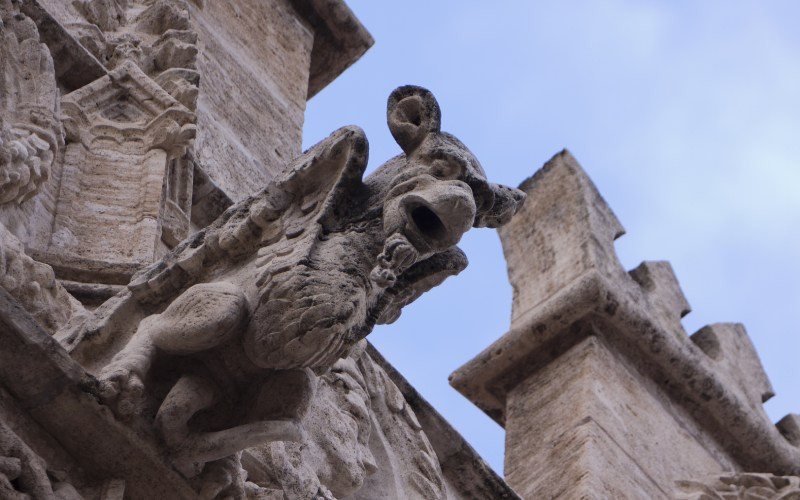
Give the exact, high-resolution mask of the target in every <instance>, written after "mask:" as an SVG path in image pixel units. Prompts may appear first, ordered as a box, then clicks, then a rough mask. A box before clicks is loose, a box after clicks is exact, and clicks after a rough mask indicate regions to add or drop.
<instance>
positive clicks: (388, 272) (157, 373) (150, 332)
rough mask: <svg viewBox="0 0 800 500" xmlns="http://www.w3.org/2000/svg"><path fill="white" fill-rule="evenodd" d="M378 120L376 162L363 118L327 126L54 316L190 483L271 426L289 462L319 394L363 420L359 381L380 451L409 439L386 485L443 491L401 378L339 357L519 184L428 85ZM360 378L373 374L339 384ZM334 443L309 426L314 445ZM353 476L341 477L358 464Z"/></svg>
mask: <svg viewBox="0 0 800 500" xmlns="http://www.w3.org/2000/svg"><path fill="white" fill-rule="evenodd" d="M388 122H389V128H390V130H391V132H392V134H393V135H394V137H395V139H396V140H397V142H398V143H399V144H400V146H401V147H402V148H403V151H404V154H402V155H400V156H398V157H396V158H394V159H392V160H390V161H389V162H387V163H386V164H385V165H383V166H382V167H380V168H379V169H378V170H377V171H376V172H375V173H374V174H372V175H371V176H369V177H367V178H366V179H362V174H363V172H364V169H365V167H366V160H367V142H366V138H365V137H364V135H363V132H362V131H361V130H360V129H358V128H356V127H346V128H343V129H340V130H338V131H336V132H334V133H333V134H332V135H331V136H330V137H329V138H328V139H326V140H324V141H322V142H321V143H319V144H317V145H316V146H314V147H313V148H311V149H310V150H309V151H307V152H306V153H305V154H304V155H302V156H301V157H300V158H298V159H297V160H296V161H295V162H294V163H293V164H292V165H290V167H289V168H288V169H287V170H286V171H285V174H284V175H283V176H282V177H280V178H279V179H277V180H276V181H275V182H274V183H272V184H270V185H269V186H267V187H266V188H265V189H263V190H262V191H261V192H259V193H258V194H257V195H255V196H253V197H251V198H249V199H247V200H245V201H243V202H241V203H239V204H237V205H234V206H233V207H231V208H230V209H228V210H227V211H226V212H225V213H224V214H223V215H222V216H221V217H220V218H219V219H218V220H217V221H216V222H214V223H213V224H212V225H211V226H209V227H208V228H206V229H204V230H202V231H200V232H198V233H196V234H195V235H193V236H192V237H190V238H189V239H188V240H186V241H184V242H183V243H181V244H180V245H178V246H177V247H176V248H175V250H174V251H173V252H172V253H170V254H169V255H168V256H167V257H165V258H164V259H162V260H161V261H160V262H158V263H157V264H155V265H153V266H151V267H150V268H148V269H146V270H145V271H143V272H141V273H139V274H137V276H135V277H134V279H133V280H132V282H131V283H130V284H129V285H128V287H127V289H126V290H125V291H123V292H121V293H120V294H119V295H117V296H116V297H115V298H113V299H111V300H110V301H108V302H107V303H106V304H104V305H103V306H101V307H100V308H99V309H98V310H97V311H95V317H94V318H92V319H90V320H88V321H87V322H85V323H84V324H83V325H82V326H80V327H79V328H75V329H72V330H65V331H63V332H61V333H60V335H59V338H60V339H61V340H62V342H63V344H64V345H65V346H66V347H67V349H68V350H70V351H71V352H72V354H73V356H74V357H75V358H76V359H78V360H79V361H81V362H82V363H83V364H84V365H85V366H86V367H87V368H88V369H89V370H90V371H93V372H94V373H96V374H97V375H98V377H99V378H100V379H101V383H102V387H103V390H102V397H103V399H104V401H105V402H106V404H108V405H109V406H110V407H111V408H112V409H113V410H114V412H115V413H116V414H117V415H118V417H119V418H122V419H126V420H128V421H129V422H130V424H131V425H132V426H135V427H139V428H143V429H150V428H153V427H155V430H156V433H157V434H158V435H159V436H160V438H161V439H162V440H163V442H164V444H165V446H166V447H167V450H168V453H169V456H170V457H171V461H172V463H173V465H174V467H176V469H178V470H179V471H180V472H181V473H182V474H183V475H184V476H185V477H187V478H191V480H192V481H195V482H196V487H197V488H198V490H199V491H204V489H209V490H213V491H220V492H224V491H225V489H226V488H228V487H230V486H231V484H233V483H236V482H237V481H238V479H236V478H237V477H239V475H237V474H238V473H237V472H235V471H236V470H238V469H237V468H238V462H239V455H240V452H241V451H242V450H244V449H246V448H251V447H253V446H256V445H259V444H263V443H270V442H283V443H284V445H283V446H284V450H285V451H284V452H282V453H284V454H283V456H284V458H285V457H289V458H287V460H289V461H290V462H291V457H292V456H293V453H295V452H292V451H291V448H292V446H293V445H291V444H289V443H296V442H301V441H303V440H304V439H305V437H307V436H308V434H312V435H313V432H312V431H311V430H310V428H312V429H313V425H315V424H314V423H313V422H314V418H319V415H318V412H322V413H323V414H324V413H325V410H324V409H316V410H314V408H315V405H320V404H322V405H323V406H324V404H328V403H331V402H333V403H336V404H339V405H341V404H348V405H351V408H350V409H349V410H345V413H351V414H354V418H355V420H356V422H355V427H356V428H360V427H359V426H360V425H362V424H365V422H364V421H362V420H360V417H359V416H358V415H357V414H359V413H363V411H362V412H359V410H358V409H357V408H360V407H361V406H365V405H366V403H365V401H366V400H367V399H369V400H370V401H372V403H371V408H372V412H371V415H372V416H371V417H370V421H371V422H372V427H373V430H374V429H375V428H378V429H380V431H376V432H375V433H374V435H375V436H377V437H376V438H375V439H378V440H379V441H382V442H383V443H384V446H383V452H382V453H383V462H382V463H386V464H392V463H393V464H395V465H396V464H399V463H401V462H403V460H405V459H400V458H397V457H393V453H394V454H398V453H399V454H400V455H405V454H403V453H400V452H398V449H397V448H396V446H408V447H410V448H412V449H413V453H412V455H413V457H412V458H410V459H408V460H410V462H411V463H413V464H414V467H410V468H407V469H409V470H411V469H414V470H416V472H415V473H413V474H410V475H405V476H402V477H399V478H397V480H396V482H397V484H400V485H403V486H401V487H400V488H399V490H400V491H405V489H408V491H412V490H413V491H418V492H419V497H420V498H437V497H440V496H442V481H441V473H440V472H437V471H438V465H437V463H436V460H435V457H434V455H433V452H432V450H431V449H430V445H429V444H427V441H426V440H425V438H424V435H422V433H421V431H420V428H419V425H418V424H415V423H414V417H413V413H411V412H410V409H408V407H407V406H406V405H404V404H403V401H402V396H401V395H400V393H399V392H398V391H397V390H396V388H395V390H394V391H392V390H391V386H389V385H387V383H390V382H388V379H386V378H385V376H384V377H381V376H380V374H379V373H378V372H377V371H376V370H375V369H374V368H370V367H369V363H368V362H367V361H364V360H363V359H362V360H361V361H359V362H358V363H360V365H359V367H358V373H356V369H355V368H354V366H353V364H352V363H350V362H348V361H340V360H342V359H346V358H348V356H350V357H352V358H353V359H355V355H356V354H357V351H358V348H357V347H355V346H358V345H360V344H359V343H360V341H361V340H362V339H363V338H364V337H365V336H366V335H367V334H369V332H370V331H371V330H372V328H373V327H374V325H375V324H378V323H388V322H391V321H394V320H395V319H396V318H397V316H398V315H399V313H400V310H401V308H402V307H403V306H404V305H406V304H408V303H410V302H411V301H413V300H415V299H416V298H417V297H419V296H420V295H421V294H422V293H424V292H425V291H427V290H429V289H430V288H432V287H433V286H436V285H438V284H439V283H441V281H442V280H444V279H445V278H447V277H448V276H451V275H454V274H457V273H458V272H459V271H461V270H462V269H463V268H464V266H466V259H465V257H464V255H463V253H462V252H461V251H460V250H459V249H458V248H457V247H455V245H456V243H458V241H459V239H460V238H461V236H462V235H463V233H464V232H466V231H467V230H468V229H469V228H470V227H472V226H479V227H480V226H491V227H496V226H497V225H499V224H502V223H504V222H505V221H507V220H508V219H509V218H510V217H511V215H513V214H514V212H515V211H516V210H517V208H518V206H519V205H520V204H521V202H522V200H523V199H524V195H523V194H522V193H521V192H519V191H516V190H513V189H509V188H505V187H503V186H498V185H496V184H492V183H490V182H488V181H487V179H486V176H485V174H484V172H483V169H482V168H481V166H480V164H479V163H478V161H477V159H476V158H475V157H474V156H473V155H472V153H470V152H469V150H468V149H467V148H466V147H465V146H464V145H463V144H462V143H461V142H460V141H458V140H457V139H456V138H455V137H453V136H452V135H450V134H447V133H444V132H441V130H440V110H439V107H438V104H437V103H436V100H435V99H434V97H433V96H432V94H431V93H430V92H428V91H427V90H425V89H422V88H419V87H412V86H409V87H401V88H399V89H397V90H395V91H394V92H393V93H392V95H391V96H390V98H389V106H388ZM354 349H356V351H354ZM337 363H338V365H337ZM337 366H338V368H337ZM320 377H322V379H321V380H320ZM360 378H363V379H364V381H365V384H366V387H367V388H368V389H366V390H361V391H359V390H357V389H352V390H348V391H347V392H346V393H345V394H339V393H337V392H336V391H337V390H338V389H337V387H340V388H341V387H342V386H347V387H354V386H353V381H356V382H358V380H359V379H360ZM356 385H358V384H356ZM325 387H327V388H325ZM370 387H373V388H374V387H379V389H377V390H373V389H372V388H370ZM315 394H317V395H319V397H320V398H323V399H320V400H318V399H317V398H316V396H315ZM348 394H350V395H351V396H348ZM376 397H378V398H379V401H378V402H376V401H375V400H374V399H375V398H376ZM358 398H360V399H361V400H362V401H361V402H358V401H357V399H358ZM345 400H346V401H345ZM337 401H338V403H337ZM326 402H327V403H326ZM333 403H331V404H333ZM336 404H334V406H336ZM376 404H377V405H378V406H377V407H376ZM376 408H377V410H376ZM311 414H314V415H316V417H313V416H309V415H311ZM306 421H307V422H309V424H308V426H307V427H305V434H304V431H303V428H304V427H303V425H304V424H303V423H302V422H306ZM376 421H377V422H378V423H379V424H380V425H378V424H377V423H376ZM317 422H318V423H319V425H322V423H321V422H322V421H320V420H317ZM349 425H350V426H351V427H350V428H347V427H346V426H342V428H341V429H342V431H341V432H340V433H338V434H337V433H334V434H335V435H336V436H339V437H341V438H342V440H346V441H352V440H353V437H355V441H357V442H359V443H362V445H363V442H364V441H365V440H366V439H367V437H366V434H365V431H363V432H362V431H361V430H358V431H357V432H354V433H353V431H354V429H355V428H354V427H352V426H353V423H352V422H351V423H350V424H349ZM347 429H349V430H347ZM345 430H347V432H345ZM348 433H349V434H348ZM304 436H305V437H304ZM334 437H335V436H334ZM320 439H332V437H331V436H320ZM370 439H372V438H370ZM401 443H405V444H402V445H401ZM338 447H339V445H337V444H336V443H335V442H332V443H327V444H326V443H321V444H319V446H318V451H319V452H320V453H322V454H323V455H326V456H327V451H326V450H328V451H330V450H333V449H334V448H338ZM287 448H288V451H286V450H287ZM389 448H391V449H392V450H393V451H392V450H389ZM354 453H355V455H353V456H351V457H350V459H351V460H353V463H357V464H359V465H358V467H360V468H362V469H364V471H366V470H367V469H369V468H370V465H369V464H370V463H371V460H370V459H369V458H368V457H367V455H368V454H367V453H366V452H363V451H362V452H357V453H356V452H354ZM295 454H296V453H295ZM304 463H305V462H304ZM322 463H323V464H324V463H328V462H327V461H326V460H322ZM290 465H291V464H290ZM306 465H307V464H306ZM286 467H288V468H289V469H291V467H289V465H287V466H286ZM295 468H296V467H295ZM287 470H288V469H287ZM337 470H338V469H337ZM232 471H234V472H232ZM223 472H224V473H223ZM320 474H322V476H320ZM315 475H316V476H317V477H318V478H319V479H320V483H321V484H322V485H323V486H325V487H326V488H328V489H329V490H330V491H344V489H346V488H345V485H344V484H343V483H337V482H336V481H342V480H343V479H342V477H333V476H331V479H330V480H327V479H324V478H325V477H326V476H325V474H324V471H322V472H320V471H316V472H315ZM301 476H302V474H301ZM356 476H359V474H356V473H355V472H354V475H353V478H351V479H350V480H346V481H345V482H346V483H347V484H349V485H350V486H348V487H352V486H353V484H356V483H358V482H359V481H362V480H363V479H358V478H357V477H356ZM363 476H364V474H363V473H360V477H362V478H363ZM220 477H227V478H228V480H224V481H220V480H219V478H220ZM231 478H232V479H231ZM278 482H279V483H280V480H278ZM326 483H330V484H326ZM220 484H222V485H223V486H220ZM215 485H216V486H215ZM405 485H410V486H408V487H406V486H405ZM220 494H222V493H220ZM211 496H213V495H211ZM323 497H324V495H323ZM405 497H406V496H404V498H405Z"/></svg>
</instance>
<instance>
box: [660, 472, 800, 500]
mask: <svg viewBox="0 0 800 500" xmlns="http://www.w3.org/2000/svg"><path fill="white" fill-rule="evenodd" d="M678 490H679V493H678V494H677V495H676V498H678V499H680V500H778V499H780V500H797V499H800V477H797V476H775V475H772V474H760V473H755V472H741V473H732V474H727V475H723V476H719V477H714V478H709V479H707V480H705V481H679V482H678Z"/></svg>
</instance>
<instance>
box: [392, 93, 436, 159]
mask: <svg viewBox="0 0 800 500" xmlns="http://www.w3.org/2000/svg"><path fill="white" fill-rule="evenodd" d="M386 121H387V122H388V123H389V130H390V131H391V132H392V137H394V140H395V141H397V144H399V145H400V147H401V148H403V152H405V153H406V154H410V153H411V152H413V151H414V150H415V149H416V148H417V146H419V145H420V143H422V140H423V139H425V136H427V135H428V134H430V133H431V132H439V130H440V129H441V126H442V111H441V110H440V109H439V103H437V102H436V98H435V97H433V94H432V93H431V91H430V90H428V89H424V88H422V87H417V86H416V85H405V86H403V87H398V88H396V89H395V90H394V92H392V94H391V95H390V96H389V103H388V105H387V108H386Z"/></svg>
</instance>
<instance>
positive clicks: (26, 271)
mask: <svg viewBox="0 0 800 500" xmlns="http://www.w3.org/2000/svg"><path fill="white" fill-rule="evenodd" d="M0 288H3V289H4V290H5V291H7V292H8V293H9V294H10V295H11V296H12V297H14V298H15V299H17V300H18V301H19V302H20V304H21V305H22V307H24V308H25V310H27V311H28V312H29V313H30V314H31V316H33V317H34V319H36V321H37V322H38V323H39V325H41V327H42V328H43V329H44V330H45V331H46V332H48V333H50V334H53V333H55V331H56V330H58V329H59V328H61V327H64V326H66V325H67V323H68V321H69V320H70V319H72V318H75V319H76V321H78V320H79V319H80V318H81V317H82V316H83V314H85V311H84V309H83V306H81V304H80V303H79V302H78V301H77V300H75V299H74V298H73V297H72V296H71V295H70V294H69V293H67V291H66V290H65V289H64V287H62V286H61V285H60V284H59V283H58V282H57V281H56V278H55V274H54V273H53V269H52V268H51V267H50V266H48V265H47V264H43V263H41V262H37V261H35V260H33V259H32V258H30V257H29V256H28V255H26V254H25V249H24V248H23V245H22V243H21V242H20V241H19V240H18V239H17V238H16V237H14V235H13V234H11V233H10V232H9V231H8V230H7V229H6V228H5V227H3V226H2V224H0Z"/></svg>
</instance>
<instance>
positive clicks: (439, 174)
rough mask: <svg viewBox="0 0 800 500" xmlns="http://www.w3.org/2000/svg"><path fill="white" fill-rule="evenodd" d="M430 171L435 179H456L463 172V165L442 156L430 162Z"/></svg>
mask: <svg viewBox="0 0 800 500" xmlns="http://www.w3.org/2000/svg"><path fill="white" fill-rule="evenodd" d="M430 173H431V175H433V176H434V177H436V178H437V179H458V178H459V177H461V175H462V174H463V173H464V167H463V166H462V165H461V164H460V163H458V162H456V161H453V160H452V159H449V158H442V159H437V160H434V161H433V162H432V163H431V167H430Z"/></svg>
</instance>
